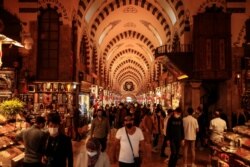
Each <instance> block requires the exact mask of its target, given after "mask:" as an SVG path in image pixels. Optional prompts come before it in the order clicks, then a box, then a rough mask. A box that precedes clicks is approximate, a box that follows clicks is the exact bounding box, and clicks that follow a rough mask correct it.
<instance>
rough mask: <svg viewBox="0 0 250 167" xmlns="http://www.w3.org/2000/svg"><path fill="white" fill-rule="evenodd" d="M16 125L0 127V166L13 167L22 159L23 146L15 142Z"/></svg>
mask: <svg viewBox="0 0 250 167" xmlns="http://www.w3.org/2000/svg"><path fill="white" fill-rule="evenodd" d="M16 131H17V128H16V124H15V123H8V124H4V125H1V126H0V165H1V166H12V167H15V166H16V164H19V163H20V162H21V160H22V159H23V157H24V153H23V151H24V146H23V145H20V144H18V143H16V142H15V135H16Z"/></svg>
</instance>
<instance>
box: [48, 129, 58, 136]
mask: <svg viewBox="0 0 250 167" xmlns="http://www.w3.org/2000/svg"><path fill="white" fill-rule="evenodd" d="M49 134H50V136H56V135H57V134H58V128H49Z"/></svg>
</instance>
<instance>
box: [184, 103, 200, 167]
mask: <svg viewBox="0 0 250 167" xmlns="http://www.w3.org/2000/svg"><path fill="white" fill-rule="evenodd" d="M187 112H188V116H186V117H185V118H183V127H184V139H185V143H184V151H183V153H184V156H183V163H184V167H187V152H188V147H190V148H191V156H192V159H191V163H192V167H196V165H195V140H196V133H197V132H198V131H199V125H198V122H197V120H196V119H195V118H194V117H193V116H192V114H193V112H194V110H193V108H191V107H189V108H188V109H187Z"/></svg>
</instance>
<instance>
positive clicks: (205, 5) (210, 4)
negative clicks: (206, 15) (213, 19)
mask: <svg viewBox="0 0 250 167" xmlns="http://www.w3.org/2000/svg"><path fill="white" fill-rule="evenodd" d="M213 6H216V7H218V8H221V9H222V10H223V12H226V3H225V2H224V0H216V1H213V2H210V1H205V2H203V3H202V4H201V5H200V7H199V9H198V11H197V13H203V12H205V11H206V9H207V8H211V7H213Z"/></svg>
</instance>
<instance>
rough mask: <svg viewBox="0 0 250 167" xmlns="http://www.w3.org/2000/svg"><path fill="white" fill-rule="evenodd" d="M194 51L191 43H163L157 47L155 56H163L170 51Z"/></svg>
mask: <svg viewBox="0 0 250 167" xmlns="http://www.w3.org/2000/svg"><path fill="white" fill-rule="evenodd" d="M186 52H193V47H192V45H191V44H180V45H176V46H174V45H162V46H160V47H158V48H156V49H155V57H158V56H162V55H165V54H168V53H186Z"/></svg>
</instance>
